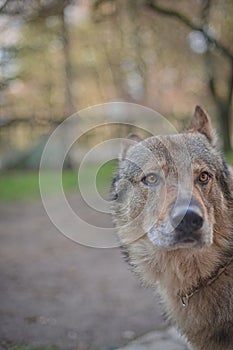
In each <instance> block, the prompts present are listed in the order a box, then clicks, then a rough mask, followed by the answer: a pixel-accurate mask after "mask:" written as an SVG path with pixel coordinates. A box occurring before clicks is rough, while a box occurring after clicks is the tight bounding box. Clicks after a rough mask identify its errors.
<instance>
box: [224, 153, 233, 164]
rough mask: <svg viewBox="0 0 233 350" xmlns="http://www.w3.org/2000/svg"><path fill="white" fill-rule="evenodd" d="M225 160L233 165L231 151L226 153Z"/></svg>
mask: <svg viewBox="0 0 233 350" xmlns="http://www.w3.org/2000/svg"><path fill="white" fill-rule="evenodd" d="M226 160H227V162H228V163H229V164H231V165H233V151H232V152H229V153H227V154H226Z"/></svg>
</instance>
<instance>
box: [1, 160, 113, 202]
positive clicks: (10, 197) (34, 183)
mask: <svg viewBox="0 0 233 350" xmlns="http://www.w3.org/2000/svg"><path fill="white" fill-rule="evenodd" d="M115 166H116V163H115V162H114V161H111V162H107V163H105V164H104V165H103V166H102V167H101V168H100V169H99V171H98V172H97V167H96V166H95V165H89V166H87V167H86V168H85V170H84V171H83V179H84V180H83V182H82V186H84V187H85V189H88V188H89V187H91V184H92V183H93V181H94V182H96V186H97V189H98V190H99V191H100V192H101V191H102V190H104V189H109V187H110V184H111V179H112V175H113V173H114V168H115ZM96 172H97V173H96ZM58 176H59V174H58V173H57V172H56V171H45V172H43V183H44V184H45V188H46V193H49V195H51V196H52V195H56V194H57V192H58V189H57V182H56V180H57V179H59V177H58ZM62 183H63V190H64V192H65V193H68V192H71V191H78V189H79V186H78V172H77V171H75V170H64V171H63V173H62ZM39 197H40V188H39V173H38V172H36V171H35V172H32V171H10V172H3V173H0V201H15V200H28V199H30V200H32V199H37V198H39Z"/></svg>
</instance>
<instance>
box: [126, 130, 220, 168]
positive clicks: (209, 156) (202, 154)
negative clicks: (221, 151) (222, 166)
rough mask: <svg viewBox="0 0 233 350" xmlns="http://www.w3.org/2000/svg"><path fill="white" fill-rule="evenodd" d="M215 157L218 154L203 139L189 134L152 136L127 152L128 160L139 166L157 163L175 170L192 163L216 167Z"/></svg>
mask: <svg viewBox="0 0 233 350" xmlns="http://www.w3.org/2000/svg"><path fill="white" fill-rule="evenodd" d="M216 157H217V158H218V153H217V152H216V151H215V150H214V149H213V147H212V146H211V145H210V144H209V142H208V141H207V140H206V138H205V137H203V136H198V135H193V134H191V133H182V134H175V135H162V136H152V137H150V138H147V139H145V140H143V141H142V142H139V143H138V144H137V145H135V146H134V147H133V148H132V150H130V152H129V159H130V160H131V161H135V159H136V160H137V164H138V165H139V166H142V165H144V164H145V163H150V164H152V163H156V162H157V163H160V164H161V163H162V164H164V165H166V164H167V165H169V167H172V166H174V167H175V168H179V167H183V168H188V167H190V166H191V165H192V164H193V163H195V164H197V163H200V164H202V163H203V164H204V163H207V164H208V165H209V166H210V167H212V166H214V167H216V165H217V164H218V162H217V161H216V160H217V159H216Z"/></svg>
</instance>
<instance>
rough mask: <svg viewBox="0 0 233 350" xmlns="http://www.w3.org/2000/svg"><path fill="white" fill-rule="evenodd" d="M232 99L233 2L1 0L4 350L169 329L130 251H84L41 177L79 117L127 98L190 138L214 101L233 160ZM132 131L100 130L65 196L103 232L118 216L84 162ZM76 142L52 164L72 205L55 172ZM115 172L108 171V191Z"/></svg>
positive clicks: (89, 140) (85, 139)
mask: <svg viewBox="0 0 233 350" xmlns="http://www.w3.org/2000/svg"><path fill="white" fill-rule="evenodd" d="M232 93H233V2H232V1H231V0H223V1H219V0H190V1H185V0H173V1H171V0H164V1H155V0H64V1H61V0H47V1H46V0H0V209H1V211H0V218H1V235H0V239H1V248H0V249H1V255H0V261H1V267H0V272H1V284H0V293H1V299H0V300H1V305H0V349H21V350H24V349H52V348H54V349H57V348H58V349H76V350H79V349H84V350H85V349H110V348H116V347H118V346H121V345H122V344H124V343H126V342H127V341H128V340H129V339H132V338H134V337H135V336H138V335H140V334H143V333H145V332H147V331H149V330H152V329H155V328H161V327H165V325H164V321H163V320H162V318H161V316H160V311H159V308H158V306H157V301H156V300H157V299H154V296H153V293H152V292H150V291H145V290H144V289H142V288H141V287H140V286H139V285H138V284H137V282H136V281H135V279H134V277H132V276H131V274H130V273H129V271H128V270H127V267H126V266H125V265H124V264H123V262H122V259H121V256H120V253H119V251H118V250H95V249H91V248H86V247H81V246H78V245H75V244H74V243H72V242H71V241H68V240H67V239H66V238H64V237H63V236H60V235H59V234H58V231H57V230H56V229H55V227H54V226H53V225H52V224H51V222H50V221H49V219H48V217H47V216H46V213H45V212H44V209H43V207H42V203H41V200H40V195H39V185H38V169H39V164H40V159H41V155H42V152H43V149H44V146H45V144H46V142H47V140H48V138H49V136H50V135H51V133H52V132H53V131H54V130H55V129H56V127H57V126H59V125H60V124H61V123H62V122H63V121H64V120H65V119H66V118H67V117H69V116H70V115H71V114H73V113H75V112H77V111H81V110H85V109H86V108H88V107H92V106H93V105H97V104H102V103H106V102H115V101H124V102H130V103H136V104H140V105H143V106H146V107H149V108H152V109H153V110H156V111H158V112H159V113H161V114H162V115H164V116H165V117H166V118H167V119H168V120H169V121H170V122H171V123H172V125H174V127H175V128H176V129H177V130H182V129H183V128H185V127H187V126H188V123H189V121H190V118H191V116H192V113H193V110H194V106H195V105H196V104H200V105H202V106H203V107H204V108H205V109H206V110H207V111H208V113H209V114H210V115H211V117H212V120H213V124H214V126H215V128H216V129H217V130H218V134H219V135H220V138H219V139H220V144H221V147H222V149H223V152H224V154H225V156H226V158H227V160H228V161H229V162H230V163H233V153H232V146H233V130H232V128H233V125H232V124H233V122H232ZM115 112H116V111H111V110H109V111H108V113H109V118H110V119H109V120H111V113H115ZM117 113H118V114H120V113H121V111H118V112H117ZM92 117H93V116H92ZM122 121H123V122H127V118H126V119H124V118H122ZM85 123H86V124H87V125H89V123H90V120H88V118H86V119H85V118H83V119H82V127H84V128H85ZM83 125H84V126H83ZM77 127H79V126H77ZM80 128H81V126H80ZM130 131H134V130H131V128H129V127H127V126H125V127H122V126H119V125H118V126H115V127H111V128H109V127H108V126H105V127H102V128H94V129H92V130H91V131H89V132H87V133H86V134H84V135H83V136H82V138H81V139H80V140H79V148H77V149H76V151H74V150H73V152H71V153H70V154H68V156H67V157H66V159H65V162H64V171H63V177H62V180H63V186H64V190H65V192H66V193H67V196H68V198H69V201H70V203H71V204H72V205H73V206H74V207H75V206H76V207H78V209H77V211H79V215H81V216H82V217H83V218H84V219H86V220H87V221H88V220H90V218H91V220H92V223H93V225H97V226H100V227H102V226H101V225H104V226H105V227H108V226H109V227H111V223H110V222H111V220H110V218H109V216H108V215H106V217H103V216H100V215H99V214H98V213H94V212H93V211H90V208H88V205H86V206H85V203H84V201H83V200H82V198H81V196H79V193H78V181H77V170H78V167H79V164H80V162H81V159H82V157H83V155H85V152H87V151H88V150H89V149H90V148H91V147H93V146H95V145H97V144H98V143H99V142H102V141H103V140H105V139H109V138H115V137H124V136H126V135H127V134H128V132H130ZM63 148H64V143H63V142H62V141H61V143H59V144H57V146H56V147H54V149H53V154H52V157H50V160H48V163H47V168H48V172H47V176H48V191H51V198H52V199H53V200H54V201H57V202H56V204H57V205H58V207H59V200H58V199H54V198H56V196H55V193H54V191H53V172H52V169H53V168H54V167H55V166H54V159H59V154H60V153H62V151H61V150H62V149H63ZM98 157H99V158H100V159H102V158H101V157H102V154H101V152H100V154H99V156H98ZM92 161H93V160H92ZM114 166H115V163H114V162H105V163H104V165H103V166H102V167H101V169H100V171H99V172H98V176H97V187H98V188H99V191H100V192H101V191H102V192H103V196H104V193H105V192H106V191H107V189H108V187H109V184H110V181H111V177H112V172H113V168H114ZM91 167H92V165H90V169H91ZM87 171H89V170H88V169H87ZM80 213H81V214H80ZM67 224H68V223H67ZM138 300H140V303H138ZM151 305H153V307H151ZM41 346H43V347H41Z"/></svg>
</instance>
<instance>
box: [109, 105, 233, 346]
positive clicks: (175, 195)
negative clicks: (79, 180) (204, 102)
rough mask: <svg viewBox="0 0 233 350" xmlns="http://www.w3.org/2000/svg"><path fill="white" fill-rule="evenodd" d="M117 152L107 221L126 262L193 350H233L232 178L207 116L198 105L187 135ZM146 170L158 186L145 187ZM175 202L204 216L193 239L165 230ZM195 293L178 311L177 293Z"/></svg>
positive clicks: (156, 138)
mask: <svg viewBox="0 0 233 350" xmlns="http://www.w3.org/2000/svg"><path fill="white" fill-rule="evenodd" d="M134 140H135V137H134ZM122 154H123V157H122V158H121V161H120V164H119V173H118V175H117V178H116V180H115V181H114V185H113V192H114V196H115V201H114V206H113V216H114V221H115V224H116V226H117V228H118V232H119V238H120V241H121V244H122V246H123V247H124V249H125V250H126V251H127V255H128V256H129V261H130V264H131V265H132V266H133V268H134V270H135V271H136V273H137V274H138V275H139V276H140V278H141V280H142V281H143V283H145V284H147V285H150V286H152V287H154V286H157V288H158V290H159V292H160V295H161V298H162V300H163V302H164V306H165V310H166V312H167V315H168V316H169V318H170V319H171V320H172V321H173V322H174V323H175V324H176V326H177V327H178V328H179V329H180V331H181V332H182V333H184V334H185V336H186V337H187V339H188V341H189V342H190V344H191V345H192V348H193V349H198V350H206V349H211V350H230V349H231V350H232V349H233V262H232V263H230V264H229V266H226V264H227V263H228V262H229V261H231V260H230V259H231V258H232V257H233V192H232V189H233V176H232V173H231V171H230V170H229V168H228V167H227V165H226V164H225V162H224V160H223V158H222V156H221V154H220V152H219V151H218V149H217V147H216V136H215V133H214V131H213V129H212V126H211V123H210V120H209V117H208V115H207V114H206V113H205V112H204V111H203V110H202V109H201V108H200V107H198V106H197V107H196V110H195V114H194V117H193V120H192V123H191V126H190V128H189V130H187V131H185V132H183V133H180V134H178V135H167V136H154V137H150V138H148V139H146V140H143V141H140V140H139V142H138V143H136V144H135V142H134V144H133V146H132V142H131V143H130V145H129V144H128V145H127V146H125V148H124V149H123V150H122ZM203 172H207V173H208V175H209V180H208V183H207V184H205V185H203V184H201V183H200V180H199V177H200V174H202V173H203ZM150 173H153V174H156V176H157V174H159V175H158V178H159V181H158V182H159V183H158V185H156V186H151V185H150V186H148V185H145V176H146V175H147V174H150ZM176 201H177V206H178V208H180V207H181V206H182V205H183V202H184V203H185V205H187V206H188V205H189V203H190V201H192V202H193V203H194V207H195V208H197V210H198V213H201V215H202V216H203V225H202V227H201V228H200V229H198V231H197V232H195V233H197V234H198V235H197V239H196V240H195V241H194V242H193V241H192V240H191V241H190V242H188V241H187V242H181V241H179V237H178V236H177V235H175V233H177V231H176V228H175V229H173V231H172V230H171V225H170V222H171V215H172V214H171V213H172V211H173V210H176V209H174V208H176V207H175V204H176ZM150 230H151V232H152V238H151V239H149V238H148V237H149V234H148V232H150ZM223 266H225V267H224V268H223V272H222V273H220V271H221V270H220V269H221V267H223ZM214 276H216V280H213V281H212V279H213V277H214ZM209 282H211V283H210V284H208V283H209ZM195 288H197V291H196V292H195V294H194V295H193V296H192V297H191V298H190V300H189V303H188V305H186V307H184V306H183V305H182V303H181V298H180V297H179V296H178V295H179V294H186V293H189V292H190V291H193V290H194V289H195Z"/></svg>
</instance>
